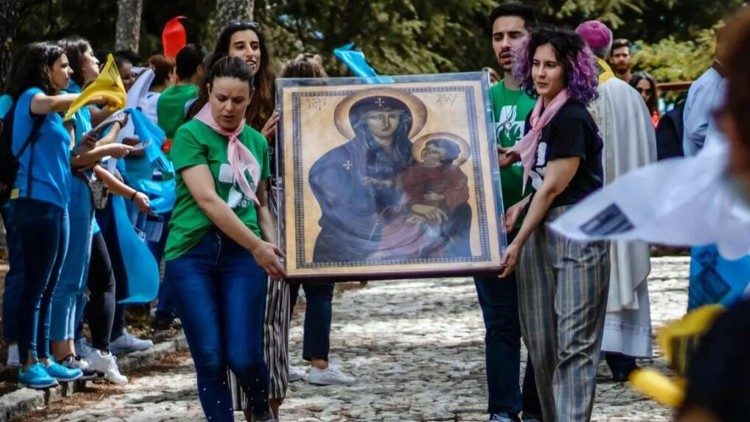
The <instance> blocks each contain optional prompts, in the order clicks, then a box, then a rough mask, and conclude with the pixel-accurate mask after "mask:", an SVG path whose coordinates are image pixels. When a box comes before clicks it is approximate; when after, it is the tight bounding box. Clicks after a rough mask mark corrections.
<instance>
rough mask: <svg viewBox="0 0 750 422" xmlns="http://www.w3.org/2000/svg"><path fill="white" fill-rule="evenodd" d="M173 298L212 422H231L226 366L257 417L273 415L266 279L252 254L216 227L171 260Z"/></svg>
mask: <svg viewBox="0 0 750 422" xmlns="http://www.w3.org/2000/svg"><path fill="white" fill-rule="evenodd" d="M166 277H167V278H168V279H169V280H173V281H174V283H172V286H171V287H172V291H171V293H172V299H173V300H174V303H175V306H176V308H177V314H178V315H179V317H180V319H181V320H182V327H183V329H184V331H185V337H187V341H188V345H189V346H190V352H191V354H192V355H193V362H194V363H195V370H196V373H197V376H198V396H199V397H200V401H201V405H202V406H203V413H204V414H205V415H206V418H207V419H210V420H211V421H214V422H218V421H231V420H233V417H234V416H233V410H232V394H231V392H230V389H229V383H228V380H227V367H229V369H231V370H232V372H234V374H235V375H236V376H237V379H238V380H239V383H240V385H241V386H242V389H243V390H244V391H245V394H246V395H247V397H248V400H249V403H250V410H251V411H252V413H253V414H254V415H256V416H262V415H265V414H266V413H267V412H268V411H269V407H268V388H269V374H268V367H267V366H266V362H265V358H264V356H263V323H264V318H265V308H266V279H267V275H266V273H265V271H263V269H262V268H261V267H260V266H258V264H256V263H255V260H254V259H253V257H252V255H251V254H250V252H248V251H247V250H246V249H243V248H242V247H241V246H239V245H238V244H237V243H235V242H234V241H233V240H231V239H230V238H228V237H227V236H226V235H224V234H223V233H221V232H219V231H218V230H216V229H212V230H211V231H210V232H209V233H208V234H207V235H206V236H205V237H204V238H203V239H202V240H201V241H200V242H199V243H198V244H197V245H195V246H194V247H193V248H192V249H190V250H189V251H187V252H185V254H183V255H181V256H179V257H178V258H175V259H173V260H171V261H167V268H166Z"/></svg>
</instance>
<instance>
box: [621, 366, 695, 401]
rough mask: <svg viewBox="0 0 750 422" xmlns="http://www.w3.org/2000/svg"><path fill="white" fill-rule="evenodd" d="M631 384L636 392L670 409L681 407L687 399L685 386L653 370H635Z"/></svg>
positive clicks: (631, 375) (631, 374)
mask: <svg viewBox="0 0 750 422" xmlns="http://www.w3.org/2000/svg"><path fill="white" fill-rule="evenodd" d="M630 382H631V384H633V387H634V388H635V389H636V390H638V391H640V392H641V393H643V394H645V395H647V396H649V397H651V398H653V399H654V400H656V401H657V402H659V403H661V404H664V405H667V406H670V407H674V408H677V407H679V406H680V405H681V404H682V401H683V400H684V399H685V388H684V386H680V385H679V383H678V382H676V381H673V380H671V379H669V377H667V376H666V375H664V374H662V373H661V372H659V371H656V370H653V369H636V370H634V371H633V372H631V373H630Z"/></svg>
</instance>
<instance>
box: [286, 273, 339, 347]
mask: <svg viewBox="0 0 750 422" xmlns="http://www.w3.org/2000/svg"><path fill="white" fill-rule="evenodd" d="M299 287H300V283H290V284H289V289H290V290H289V294H290V301H289V303H290V304H291V306H290V311H291V310H293V309H294V304H295V303H297V297H298V295H299ZM333 287H334V284H333V283H309V282H308V283H303V284H302V288H303V289H305V299H306V300H307V307H306V308H305V331H304V336H303V340H302V358H303V359H305V360H307V361H310V360H313V359H324V360H328V353H329V352H330V350H331V316H332V313H333V311H332V302H333Z"/></svg>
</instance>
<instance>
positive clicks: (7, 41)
mask: <svg viewBox="0 0 750 422" xmlns="http://www.w3.org/2000/svg"><path fill="white" fill-rule="evenodd" d="M3 3H4V4H3V7H0V91H2V90H3V89H2V88H3V87H4V86H5V82H6V81H7V80H8V79H7V78H8V70H10V61H11V58H12V57H13V50H12V49H11V46H12V43H13V38H14V37H15V36H16V32H18V23H19V22H20V19H19V14H20V12H21V1H20V0H5V1H3Z"/></svg>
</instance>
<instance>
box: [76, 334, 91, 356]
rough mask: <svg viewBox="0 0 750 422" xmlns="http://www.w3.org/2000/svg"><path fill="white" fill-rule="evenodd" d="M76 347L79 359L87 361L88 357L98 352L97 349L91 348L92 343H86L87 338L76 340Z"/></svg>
mask: <svg viewBox="0 0 750 422" xmlns="http://www.w3.org/2000/svg"><path fill="white" fill-rule="evenodd" d="M74 346H75V349H76V355H77V356H78V357H79V358H84V359H85V358H86V357H88V355H90V354H92V353H94V352H95V351H96V349H94V347H93V346H91V343H89V342H88V341H86V339H85V338H79V339H78V340H76V342H75V344H74Z"/></svg>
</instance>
